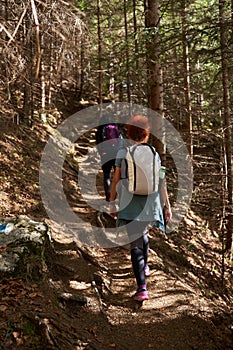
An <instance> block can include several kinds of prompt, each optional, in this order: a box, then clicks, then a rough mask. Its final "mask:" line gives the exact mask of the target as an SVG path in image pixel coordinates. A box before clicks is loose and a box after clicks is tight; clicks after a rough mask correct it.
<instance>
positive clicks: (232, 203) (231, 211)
mask: <svg viewBox="0 0 233 350" xmlns="http://www.w3.org/2000/svg"><path fill="white" fill-rule="evenodd" d="M226 3H227V1H225V0H219V23H220V46H221V63H222V88H223V115H224V121H223V125H224V145H225V155H226V179H227V181H226V191H227V212H226V229H227V233H226V250H230V249H231V247H232V230H233V200H232V195H233V183H232V181H233V173H232V124H231V110H230V92H229V77H228V37H227V33H228V28H229V27H228V22H227V19H226V16H227V15H226Z"/></svg>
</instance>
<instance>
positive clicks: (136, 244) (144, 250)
mask: <svg viewBox="0 0 233 350" xmlns="http://www.w3.org/2000/svg"><path fill="white" fill-rule="evenodd" d="M147 224H148V223H147V222H140V221H131V222H130V223H128V224H127V226H126V227H127V233H128V236H129V239H130V240H132V239H133V237H135V239H133V241H132V242H131V262H132V266H133V272H134V275H135V278H136V281H137V285H138V287H140V286H142V285H145V284H146V278H145V273H144V267H145V265H146V264H147V259H148V251H149V238H148V236H147V230H146V228H147ZM136 237H137V238H136Z"/></svg>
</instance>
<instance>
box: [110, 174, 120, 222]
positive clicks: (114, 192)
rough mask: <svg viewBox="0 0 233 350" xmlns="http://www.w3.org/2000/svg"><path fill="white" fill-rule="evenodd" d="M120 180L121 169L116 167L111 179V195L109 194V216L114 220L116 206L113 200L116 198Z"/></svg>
mask: <svg viewBox="0 0 233 350" xmlns="http://www.w3.org/2000/svg"><path fill="white" fill-rule="evenodd" d="M120 179H121V168H119V167H116V169H115V172H114V176H113V179H112V183H111V194H110V199H109V201H110V215H111V216H112V217H113V218H114V219H116V204H115V202H114V201H115V199H116V197H117V190H116V188H117V184H118V182H119V181H120Z"/></svg>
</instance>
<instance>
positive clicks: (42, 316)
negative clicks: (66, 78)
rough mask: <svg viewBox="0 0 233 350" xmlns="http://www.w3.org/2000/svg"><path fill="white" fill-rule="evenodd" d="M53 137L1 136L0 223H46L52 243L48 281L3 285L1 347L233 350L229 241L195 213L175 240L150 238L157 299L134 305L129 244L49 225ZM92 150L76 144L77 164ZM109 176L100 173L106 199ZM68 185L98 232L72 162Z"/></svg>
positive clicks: (40, 131)
mask: <svg viewBox="0 0 233 350" xmlns="http://www.w3.org/2000/svg"><path fill="white" fill-rule="evenodd" d="M47 139H48V130H47V129H46V128H44V127H42V126H35V127H34V128H33V129H29V128H23V127H20V128H19V127H17V126H14V125H13V126H12V125H8V126H7V127H5V129H4V128H3V127H2V128H1V138H0V152H1V176H0V185H1V194H0V200H1V209H2V214H1V216H2V217H12V218H13V217H14V216H18V215H20V214H24V215H28V216H30V217H33V218H37V219H40V220H44V221H46V222H47V223H48V224H49V225H50V226H51V233H52V238H53V244H54V256H53V257H52V262H51V261H50V262H48V264H47V267H46V268H45V271H44V273H43V276H42V277H41V279H40V280H36V281H34V280H31V279H30V276H28V278H26V279H23V278H21V276H15V277H12V278H10V277H5V278H4V279H2V281H1V285H0V289H1V304H0V341H1V343H0V344H1V349H24V350H26V349H41V350H42V349H64V350H69V349H73V350H74V349H93V350H94V349H96V350H105V349H106V350H107V349H117V350H126V349H132V350H148V349H154V350H170V349H177V350H191V349H192V350H194V349H198V350H230V349H233V339H232V335H233V322H232V275H231V273H232V266H230V264H229V265H228V264H227V263H226V266H225V275H224V277H225V278H224V281H223V278H222V255H221V243H220V242H219V237H218V236H217V235H216V233H214V232H213V231H212V230H211V229H209V228H208V226H207V224H206V221H204V220H203V219H202V218H200V216H198V215H197V214H196V213H195V212H194V211H193V210H192V207H191V208H190V210H189V213H188V215H187V217H186V219H185V220H183V221H182V223H181V225H180V227H179V229H178V230H176V232H172V233H171V234H169V236H168V238H167V239H165V238H164V237H163V236H162V235H160V234H159V233H158V232H157V231H153V230H151V231H150V234H149V236H150V255H149V265H150V268H151V276H150V277H149V278H148V280H147V283H148V291H149V300H148V301H145V302H143V304H142V305H140V304H138V303H135V302H134V301H133V300H132V295H133V293H134V292H135V288H136V286H135V280H134V276H133V273H132V269H131V263H130V254H129V247H128V246H127V245H125V246H118V247H115V248H97V247H93V248H91V247H85V246H82V245H80V244H78V243H77V242H75V240H74V239H73V238H72V237H70V236H69V235H67V234H66V232H65V231H63V230H61V228H59V227H56V225H55V224H54V223H53V222H51V220H49V218H48V217H47V214H46V212H45V210H44V208H43V204H42V202H41V198H40V189H39V164H40V159H41V152H42V150H43V148H44V146H45V144H46V141H47ZM88 147H90V144H89V141H88V139H83V140H82V143H80V144H77V145H76V148H75V158H76V161H77V162H81V161H82V160H83V159H84V158H85V156H86V151H87V149H88ZM101 176H102V174H101V171H99V175H98V176H97V187H98V188H99V193H100V194H102V195H103V191H102V189H101V186H102V177H101ZM63 186H64V190H65V193H66V197H67V199H68V202H69V204H70V206H71V207H72V208H73V210H74V212H75V213H76V214H78V215H80V216H81V217H82V218H83V220H85V222H86V223H87V226H88V224H91V225H96V226H100V217H99V214H98V210H94V209H93V208H90V207H89V206H88V205H87V204H86V203H85V201H84V200H83V198H82V197H81V196H80V191H79V188H78V181H77V171H76V170H75V168H74V167H73V166H70V163H69V162H66V163H65V165H64V171H63ZM101 191H102V192H101ZM101 218H102V219H104V220H105V224H106V222H108V220H110V221H111V219H110V218H108V217H107V216H105V217H103V216H102V217H101ZM101 224H103V221H102V222H101ZM110 224H111V225H112V222H110ZM82 229H83V228H82ZM80 230H81V228H80ZM86 234H88V229H87V232H86Z"/></svg>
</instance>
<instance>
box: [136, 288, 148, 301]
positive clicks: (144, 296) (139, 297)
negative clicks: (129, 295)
mask: <svg viewBox="0 0 233 350" xmlns="http://www.w3.org/2000/svg"><path fill="white" fill-rule="evenodd" d="M148 299H149V297H148V292H147V290H146V289H138V290H137V292H136V293H135V294H134V295H133V300H136V301H143V300H148Z"/></svg>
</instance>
